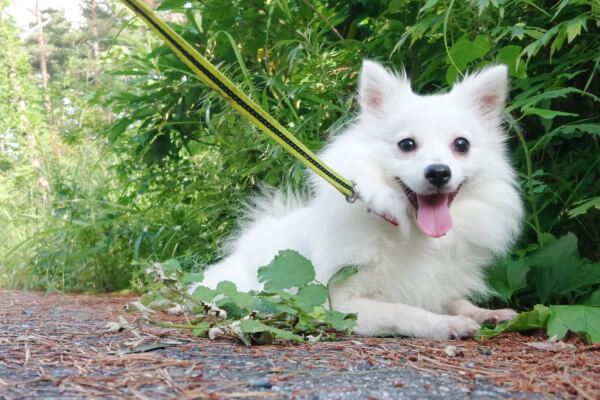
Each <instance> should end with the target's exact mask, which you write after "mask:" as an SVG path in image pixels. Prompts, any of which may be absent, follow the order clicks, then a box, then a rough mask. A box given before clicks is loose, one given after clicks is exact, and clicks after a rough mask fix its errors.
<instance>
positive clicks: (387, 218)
mask: <svg viewBox="0 0 600 400" xmlns="http://www.w3.org/2000/svg"><path fill="white" fill-rule="evenodd" d="M367 211H368V212H370V213H373V214H375V215H377V216H378V217H381V218H383V220H384V221H386V222H388V223H390V224H392V225H394V226H398V220H396V218H394V217H390V216H389V215H387V214H385V213H384V214H380V213H378V212H376V211H373V210H371V209H370V208H368V209H367Z"/></svg>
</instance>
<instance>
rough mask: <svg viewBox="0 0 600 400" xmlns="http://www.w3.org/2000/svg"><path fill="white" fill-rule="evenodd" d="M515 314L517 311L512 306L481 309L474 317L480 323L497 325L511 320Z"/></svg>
mask: <svg viewBox="0 0 600 400" xmlns="http://www.w3.org/2000/svg"><path fill="white" fill-rule="evenodd" d="M515 315H517V312H516V311H515V310H513V309H510V308H503V309H500V310H481V311H479V312H478V313H477V315H475V316H474V317H475V318H474V319H475V321H477V322H478V323H480V324H487V325H497V324H499V323H500V322H504V321H510V320H511V319H513V317H514V316H515Z"/></svg>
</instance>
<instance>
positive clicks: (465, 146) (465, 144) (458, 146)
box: [452, 137, 471, 154]
mask: <svg viewBox="0 0 600 400" xmlns="http://www.w3.org/2000/svg"><path fill="white" fill-rule="evenodd" d="M470 145H471V144H470V143H469V141H468V140H467V139H465V138H463V137H459V138H456V139H455V140H454V143H452V147H453V148H454V151H456V152H457V153H463V154H464V153H466V152H467V151H469V146H470Z"/></svg>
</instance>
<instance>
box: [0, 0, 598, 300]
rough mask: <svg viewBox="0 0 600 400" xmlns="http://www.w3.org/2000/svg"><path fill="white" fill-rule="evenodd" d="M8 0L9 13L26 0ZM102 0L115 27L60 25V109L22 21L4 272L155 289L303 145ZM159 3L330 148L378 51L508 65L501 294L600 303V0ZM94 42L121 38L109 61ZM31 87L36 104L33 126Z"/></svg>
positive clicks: (395, 57) (442, 70)
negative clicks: (265, 129)
mask: <svg viewBox="0 0 600 400" xmlns="http://www.w3.org/2000/svg"><path fill="white" fill-rule="evenodd" d="M0 4H2V5H3V6H1V7H0V11H2V10H3V8H2V7H4V6H5V5H6V4H7V0H3V1H1V2H0ZM89 6H90V4H89V2H85V3H84V7H88V8H89ZM99 7H100V9H101V11H102V13H101V16H100V17H99V18H100V20H101V21H104V24H103V25H102V26H103V27H104V28H103V29H102V30H101V35H99V36H97V37H92V36H90V29H89V28H88V27H86V26H83V27H80V28H75V27H72V26H65V24H64V21H63V22H61V23H57V24H50V25H49V26H48V30H49V33H48V36H49V39H48V40H49V41H51V42H52V43H53V45H54V46H57V48H59V49H60V51H56V52H52V57H54V58H52V67H51V71H53V72H52V75H51V85H50V86H51V97H52V102H53V112H52V114H51V115H44V114H43V113H42V112H41V111H40V110H41V105H40V101H41V100H40V99H41V94H40V89H39V87H38V86H36V85H32V84H31V82H32V80H35V79H36V64H35V57H36V51H37V49H36V47H35V45H34V43H35V40H33V39H31V40H30V41H27V42H26V43H23V42H19V40H18V39H17V32H16V31H15V29H14V27H12V24H11V22H10V21H9V20H8V19H6V18H4V19H3V20H2V24H1V26H0V29H1V34H2V35H3V40H2V42H3V43H5V42H6V43H8V47H6V48H3V49H0V87H9V86H10V82H11V80H12V78H11V77H10V75H9V73H7V71H10V68H9V66H10V65H11V63H13V64H14V63H17V64H18V65H21V67H20V68H19V69H18V74H19V78H18V79H20V81H22V82H24V83H23V87H22V89H21V90H20V91H19V92H18V93H17V92H14V91H10V90H8V91H5V90H2V91H0V93H1V94H0V95H1V96H4V97H6V101H4V99H3V101H2V102H1V103H0V111H1V112H2V118H1V119H0V139H1V140H2V143H4V144H3V147H2V151H1V152H0V162H1V163H2V168H1V170H2V175H1V177H0V222H1V223H2V226H4V227H5V232H6V236H7V237H6V239H5V240H4V241H2V242H1V243H0V253H1V254H3V257H2V261H1V262H0V282H2V283H3V284H4V285H11V286H20V287H28V288H46V289H54V290H120V289H128V288H134V289H140V288H141V287H142V285H143V284H144V278H143V277H142V275H141V273H140V269H141V268H140V265H143V264H145V263H147V262H150V261H162V260H167V259H172V258H175V259H177V260H178V261H179V263H180V264H181V265H182V266H183V268H184V269H185V270H186V271H198V270H200V269H201V268H202V267H203V266H204V265H206V264H207V263H210V262H211V261H213V260H215V259H216V258H218V257H219V252H218V244H219V242H220V241H221V239H222V238H223V237H224V236H225V235H227V233H229V232H230V231H231V229H232V228H233V227H234V226H235V225H234V224H235V219H236V217H238V216H239V215H240V213H241V208H242V207H241V205H242V202H243V200H244V199H245V198H247V196H249V195H250V194H252V193H253V192H255V191H256V190H257V184H258V183H259V182H264V183H266V184H268V185H283V184H288V185H291V186H292V187H296V188H298V187H302V186H303V185H304V177H305V175H304V171H303V169H302V168H301V166H300V165H299V164H298V163H297V162H294V161H293V160H291V159H290V158H289V157H288V156H287V155H286V154H284V153H283V152H282V150H281V149H280V148H278V147H277V146H276V145H274V144H272V143H271V142H269V141H268V139H266V138H264V137H263V136H262V134H260V133H259V132H257V131H256V129H254V128H252V127H251V126H250V125H249V124H248V123H246V122H245V121H243V120H241V119H240V118H239V117H238V116H237V115H236V114H235V112H234V111H232V110H230V109H229V108H228V107H226V106H225V105H224V103H223V102H222V101H220V99H218V98H217V97H216V95H215V94H214V93H211V92H210V91H208V90H207V89H206V88H205V87H204V85H203V84H202V83H201V82H199V81H198V80H197V79H196V78H195V77H194V76H193V75H191V73H190V72H189V71H188V70H187V69H186V68H185V66H184V65H183V64H182V63H181V62H179V61H178V60H177V59H176V58H175V57H174V56H173V55H172V54H171V53H170V52H169V50H168V49H167V48H166V47H164V46H163V45H162V44H161V43H160V41H158V40H157V39H156V38H154V37H153V36H152V35H150V34H149V33H148V32H147V30H146V29H145V27H143V26H142V25H141V23H140V22H139V21H137V20H135V19H131V17H132V15H131V14H130V13H129V12H128V11H127V10H125V9H124V8H123V7H120V6H119V5H117V4H116V2H99ZM159 9H160V10H162V12H163V13H162V16H163V17H164V18H166V19H168V20H169V21H170V22H171V23H172V25H173V27H174V28H175V29H176V30H177V31H178V32H179V33H180V34H182V35H183V36H184V37H185V38H186V39H187V40H188V41H190V42H191V43H193V44H194V45H195V46H197V48H198V49H199V50H200V51H201V52H202V53H203V54H204V55H205V56H206V57H207V58H208V59H209V60H211V61H212V62H213V63H215V64H217V65H218V66H219V68H221V69H222V70H223V71H224V72H225V73H226V74H227V75H228V76H230V77H232V78H233V80H234V81H235V82H236V83H237V84H238V85H239V86H240V87H241V88H242V89H243V90H244V91H245V92H246V93H248V94H249V95H251V97H253V98H254V99H255V100H256V101H257V102H259V103H260V104H261V105H262V106H263V107H265V108H266V109H268V110H269V111H270V112H271V113H272V115H273V116H274V117H275V118H276V119H278V120H279V121H281V122H282V123H284V124H285V125H286V126H288V127H289V128H290V129H291V130H292V131H293V132H296V133H297V134H298V136H299V137H300V138H301V140H303V141H304V142H305V143H306V144H307V145H308V146H309V147H311V148H313V149H316V150H318V149H319V148H320V146H322V144H323V143H324V141H325V140H326V138H327V136H328V135H329V134H331V133H333V132H336V131H337V130H339V129H340V128H342V127H343V126H344V125H345V124H346V123H347V122H348V121H349V120H350V118H351V116H352V113H353V112H354V111H355V109H356V104H355V101H354V93H355V86H356V79H357V73H358V70H359V68H360V63H361V60H362V59H364V58H371V59H376V60H379V61H381V62H384V63H385V64H387V65H389V66H390V67H393V68H394V67H395V68H399V67H401V66H402V67H403V68H405V69H406V71H407V73H408V75H409V76H411V77H412V82H413V88H414V89H415V90H416V91H418V92H421V93H429V92H434V91H438V90H445V89H447V88H448V87H449V85H450V84H451V83H452V82H454V81H455V80H456V79H460V76H461V75H462V74H464V73H465V72H467V71H471V70H476V69H478V68H480V67H482V66H485V65H487V64H491V63H498V62H502V63H505V64H507V65H508V66H509V69H510V75H511V81H512V89H511V101H510V102H509V105H508V107H507V110H506V111H507V114H506V118H507V129H508V130H509V131H510V143H509V144H510V148H511V150H512V154H511V155H512V158H513V160H514V163H515V166H516V167H517V168H518V170H519V177H520V181H521V184H522V191H523V198H524V199H525V202H526V206H527V211H528V212H527V217H526V220H525V223H524V231H523V234H522V236H521V238H520V240H519V243H518V244H517V246H516V247H515V249H514V251H513V253H512V254H511V255H510V256H509V257H507V258H506V259H504V260H500V261H499V262H498V264H497V265H495V266H493V267H492V268H491V269H490V273H489V281H490V284H491V286H492V287H493V288H494V289H496V290H497V292H498V294H499V296H498V297H497V298H496V299H493V300H491V301H492V302H499V303H509V304H511V305H512V306H515V307H519V308H528V307H530V306H532V305H533V304H536V303H545V304H574V303H578V304H595V305H598V304H600V291H599V290H600V289H599V287H600V265H599V263H598V260H599V258H600V247H599V244H600V218H599V213H600V193H599V187H600V185H598V179H599V171H600V168H599V163H600V161H599V160H600V159H599V157H598V152H599V143H598V137H599V135H600V120H599V119H600V118H599V117H600V113H599V101H600V98H599V96H600V78H599V74H598V70H599V68H600V47H599V46H598V43H600V31H599V28H600V4H599V3H598V2H597V1H595V0H573V1H569V0H562V1H538V2H531V1H520V0H512V1H511V0H477V1H467V0H465V1H455V0H427V1H414V0H391V1H367V0H349V1H344V2H337V1H331V0H310V1H309V0H264V1H263V0H260V1H259V0H252V1H241V0H228V5H227V6H226V7H224V6H223V1H217V0H205V1H202V2H199V1H189V2H188V1H181V0H165V1H162V2H161V3H160V4H159ZM52 12H54V13H55V14H56V13H57V12H56V11H48V13H52ZM58 14H60V13H58ZM86 15H89V14H86ZM55 18H56V20H57V21H61V20H60V15H58V16H57V17H55ZM67 25H68V24H67ZM5 37H6V38H8V39H5ZM93 41H100V42H101V43H102V46H101V54H102V57H101V60H100V62H99V63H96V64H93V63H91V61H90V60H91V55H90V48H91V46H90V43H91V42H93ZM26 54H29V57H30V59H31V61H33V62H32V63H31V64H32V65H33V67H30V66H29V64H28V63H27V62H26ZM32 68H33V69H32ZM95 70H100V71H102V73H101V74H99V75H98V74H94V71H95ZM25 82H29V83H28V84H25ZM20 98H25V99H27V102H28V107H27V113H28V114H27V115H28V119H29V120H30V121H31V122H30V123H31V124H32V128H31V129H26V131H27V132H23V129H22V127H23V125H22V124H21V123H20V122H19V121H18V120H19V118H20V116H22V115H23V114H22V113H21V112H20V111H19V109H18V101H19V99H20ZM29 114H31V115H29ZM11 121H12V122H11ZM32 138H33V139H34V140H31V139H32ZM15 146H16V147H15ZM8 148H10V149H12V150H6V149H8ZM41 177H43V178H44V179H46V180H47V182H48V185H47V186H48V190H44V187H43V186H40V184H39V182H40V178H41Z"/></svg>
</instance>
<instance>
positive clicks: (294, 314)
mask: <svg viewBox="0 0 600 400" xmlns="http://www.w3.org/2000/svg"><path fill="white" fill-rule="evenodd" d="M149 272H150V274H152V275H153V276H154V278H155V284H154V287H153V289H152V290H150V291H149V292H147V293H146V294H145V295H144V296H143V297H142V305H143V306H145V307H147V308H149V309H151V310H152V309H159V310H164V309H166V308H172V307H177V308H178V309H182V310H185V311H184V312H185V318H186V320H188V321H189V323H187V324H172V323H168V322H164V321H159V320H152V319H151V320H150V321H151V322H153V323H155V324H158V325H161V326H167V327H177V328H185V329H191V330H192V332H193V333H194V334H195V335H198V336H204V335H207V334H208V335H209V336H210V337H214V336H215V335H219V336H228V337H232V338H234V339H239V340H240V341H241V342H243V343H244V344H245V345H247V346H249V345H251V344H265V343H271V342H272V341H273V340H274V339H275V338H278V339H284V340H291V341H296V342H304V341H309V342H314V341H318V340H327V339H332V338H334V337H335V333H336V332H349V331H350V330H351V329H352V327H353V326H354V323H355V320H356V316H354V315H351V314H343V313H340V312H337V311H333V310H331V309H329V307H326V305H325V303H326V302H327V300H328V289H327V286H325V285H324V284H322V283H320V282H318V281H316V280H315V271H314V268H313V266H312V264H311V263H310V261H309V260H307V259H306V258H304V257H302V256H301V255H300V254H298V253H297V252H295V251H291V250H285V251H281V252H280V253H279V254H278V255H277V256H275V258H274V259H273V261H271V262H270V263H269V264H268V265H266V266H263V267H261V268H260V269H259V270H258V277H257V278H258V280H259V281H260V282H262V283H263V284H264V289H263V290H262V291H260V292H248V293H246V292H240V291H238V289H237V287H236V286H235V284H234V283H232V282H228V281H223V282H220V283H219V284H218V285H217V287H216V288H215V289H209V288H207V287H203V286H199V287H197V288H196V289H195V290H194V292H193V293H192V294H187V290H188V287H189V285H190V284H194V283H198V282H201V281H202V274H198V273H184V272H183V269H182V268H181V265H180V264H179V262H177V260H169V261H166V262H164V263H162V264H158V265H156V264H155V265H153V266H152V268H150V269H149ZM292 291H294V293H292ZM223 315H226V318H224V319H222V317H221V316H223Z"/></svg>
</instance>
